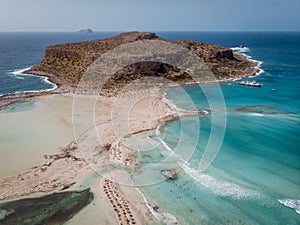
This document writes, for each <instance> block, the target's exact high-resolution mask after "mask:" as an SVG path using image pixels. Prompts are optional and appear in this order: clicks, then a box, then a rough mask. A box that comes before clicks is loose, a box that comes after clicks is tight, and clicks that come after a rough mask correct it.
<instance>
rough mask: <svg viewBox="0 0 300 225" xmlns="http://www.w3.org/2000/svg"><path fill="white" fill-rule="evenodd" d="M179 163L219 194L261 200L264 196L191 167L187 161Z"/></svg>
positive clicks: (199, 181) (201, 182)
mask: <svg viewBox="0 0 300 225" xmlns="http://www.w3.org/2000/svg"><path fill="white" fill-rule="evenodd" d="M178 164H179V166H180V167H181V168H182V169H183V170H184V171H185V172H186V173H187V174H188V175H189V176H190V177H192V178H193V179H194V180H195V181H197V182H198V183H200V184H201V185H202V186H204V187H206V188H207V189H209V190H211V191H213V192H214V193H215V194H217V195H219V196H222V197H231V198H233V199H252V200H261V199H262V198H263V197H264V196H263V195H262V194H261V193H260V192H259V191H256V190H251V189H248V188H244V187H241V186H240V185H237V184H234V183H231V182H225V181H220V180H217V179H216V178H213V177H211V176H209V175H207V174H205V173H202V172H200V171H199V170H196V169H194V168H191V167H189V166H188V165H187V164H185V163H182V162H178Z"/></svg>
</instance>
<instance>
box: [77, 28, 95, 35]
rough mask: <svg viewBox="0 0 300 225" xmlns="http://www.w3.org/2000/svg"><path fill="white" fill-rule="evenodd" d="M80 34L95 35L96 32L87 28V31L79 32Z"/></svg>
mask: <svg viewBox="0 0 300 225" xmlns="http://www.w3.org/2000/svg"><path fill="white" fill-rule="evenodd" d="M78 33H80V34H92V33H94V31H93V30H92V29H90V28H87V29H82V30H79V31H78Z"/></svg>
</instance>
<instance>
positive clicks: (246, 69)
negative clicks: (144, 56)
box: [26, 32, 257, 88]
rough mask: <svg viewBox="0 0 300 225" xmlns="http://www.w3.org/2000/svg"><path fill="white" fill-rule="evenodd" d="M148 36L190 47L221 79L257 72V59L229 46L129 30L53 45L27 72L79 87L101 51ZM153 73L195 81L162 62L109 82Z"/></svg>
mask: <svg viewBox="0 0 300 225" xmlns="http://www.w3.org/2000/svg"><path fill="white" fill-rule="evenodd" d="M145 39H147V40H152V39H154V40H164V41H168V42H172V43H176V44H178V45H181V46H183V47H185V48H187V49H189V50H190V51H191V52H193V53H194V54H196V55H197V56H198V57H199V58H201V59H202V60H203V61H204V62H205V63H206V64H207V65H208V67H209V68H210V69H211V71H212V72H213V73H214V75H215V77H216V78H217V79H218V80H224V79H230V78H235V77H239V76H249V75H253V74H255V73H256V72H257V69H256V68H255V66H256V63H255V62H253V61H249V60H248V59H245V58H244V57H242V56H241V55H237V54H234V53H233V52H232V50H231V49H228V48H224V47H221V46H218V45H212V44H206V43H202V42H198V41H188V40H167V39H162V38H160V37H158V36H156V34H155V33H150V32H127V33H122V34H120V35H117V36H114V37H111V38H106V39H103V40H95V41H86V42H78V43H67V44H59V45H54V46H49V47H47V48H46V49H45V57H44V59H43V61H42V62H40V63H39V64H37V65H36V66H34V67H32V68H31V69H30V70H28V71H26V73H30V74H36V75H42V76H48V77H49V78H50V80H51V81H52V82H54V83H56V84H58V85H62V86H67V87H68V88H70V87H75V86H76V84H77V83H78V82H79V80H80V78H81V76H82V75H83V74H84V72H85V71H86V69H87V68H88V66H90V65H91V64H92V63H93V62H94V61H95V60H96V59H97V58H98V57H99V56H101V54H103V53H105V52H107V51H109V50H111V49H113V48H115V47H118V46H120V45H122V44H125V43H130V42H134V41H137V40H145ZM174 74H176V75H175V76H174ZM153 75H155V76H163V77H166V78H168V79H171V80H173V81H175V82H177V83H179V84H183V83H185V82H189V81H191V80H190V77H189V76H188V74H186V73H185V72H184V71H181V70H180V69H178V68H175V67H174V66H171V65H167V64H163V63H158V62H142V63H137V64H134V65H130V66H129V67H127V68H124V69H123V70H122V71H120V72H118V73H117V76H116V77H117V78H118V79H114V80H113V82H110V84H109V85H117V86H118V85H120V80H123V81H122V82H121V83H123V84H124V81H125V83H126V82H127V81H128V80H132V79H134V78H137V77H140V76H153ZM120 77H121V78H124V79H120ZM118 82H119V84H118Z"/></svg>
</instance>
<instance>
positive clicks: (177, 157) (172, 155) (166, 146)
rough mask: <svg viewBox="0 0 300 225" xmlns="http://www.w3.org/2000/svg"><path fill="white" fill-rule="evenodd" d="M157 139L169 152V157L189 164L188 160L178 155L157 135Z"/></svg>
mask: <svg viewBox="0 0 300 225" xmlns="http://www.w3.org/2000/svg"><path fill="white" fill-rule="evenodd" d="M157 138H158V140H159V141H160V143H161V144H162V145H163V146H164V147H165V149H167V150H168V151H169V152H171V155H170V157H175V158H176V159H177V160H178V161H181V162H183V163H184V164H186V165H189V162H188V161H186V160H184V159H183V158H182V157H181V156H180V155H178V154H176V153H175V152H174V151H173V150H172V148H171V147H170V146H169V145H168V144H167V143H166V142H165V141H164V140H163V139H161V137H159V136H157Z"/></svg>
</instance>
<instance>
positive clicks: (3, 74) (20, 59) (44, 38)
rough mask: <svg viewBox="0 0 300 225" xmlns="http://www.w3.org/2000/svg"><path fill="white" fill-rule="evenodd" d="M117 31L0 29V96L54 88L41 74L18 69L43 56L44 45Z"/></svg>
mask: <svg viewBox="0 0 300 225" xmlns="http://www.w3.org/2000/svg"><path fill="white" fill-rule="evenodd" d="M117 33H118V32H101V33H100V32H99V33H98V32H95V33H93V34H79V33H75V32H73V33H72V32H69V33H27V32H24V33H11V32H7V33H6V32H3V33H0V96H1V95H5V94H13V93H16V92H26V91H42V90H47V89H52V88H54V85H53V84H51V83H49V82H46V80H45V78H43V77H37V76H28V75H27V76H25V75H22V73H21V72H22V71H23V70H24V69H26V68H27V69H28V68H30V67H32V66H34V65H35V64H37V63H38V62H40V61H41V60H42V59H43V56H44V49H45V47H46V46H49V45H54V44H62V43H68V42H77V41H88V40H95V39H102V38H106V37H111V36H114V35H116V34H117Z"/></svg>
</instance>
